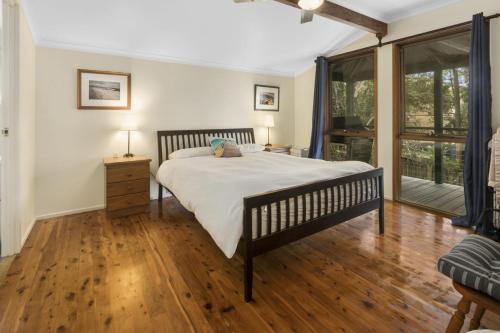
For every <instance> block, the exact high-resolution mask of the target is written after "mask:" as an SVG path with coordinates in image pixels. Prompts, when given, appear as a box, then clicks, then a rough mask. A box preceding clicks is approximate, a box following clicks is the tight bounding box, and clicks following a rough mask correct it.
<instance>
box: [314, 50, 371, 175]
mask: <svg viewBox="0 0 500 333" xmlns="http://www.w3.org/2000/svg"><path fill="white" fill-rule="evenodd" d="M375 64H376V61H375V53H374V51H373V50H370V51H368V52H364V53H361V54H359V53H357V54H354V55H347V56H341V57H334V58H333V59H331V60H330V64H329V81H328V82H329V84H328V85H329V86H328V88H329V99H328V114H327V115H326V118H327V119H326V124H328V130H327V135H326V139H325V149H324V153H325V159H326V160H331V161H345V160H357V161H363V162H366V163H370V164H372V165H376V163H377V161H376V156H377V154H376V141H375V140H376V128H377V126H376V122H377V112H376V105H377V103H376V72H375V67H376V66H375Z"/></svg>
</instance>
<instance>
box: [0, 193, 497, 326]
mask: <svg viewBox="0 0 500 333" xmlns="http://www.w3.org/2000/svg"><path fill="white" fill-rule="evenodd" d="M155 207H156V203H155V202H153V203H152V208H153V209H154V208H155ZM163 210H164V215H163V217H159V215H158V213H157V212H156V210H153V212H152V213H151V214H149V215H146V214H143V215H138V216H135V217H130V218H123V219H116V220H109V219H107V218H106V217H105V215H104V212H102V211H99V212H92V213H85V214H79V215H73V216H67V217H63V218H55V219H50V220H46V221H40V222H37V223H36V225H35V227H34V229H33V231H32V232H31V234H30V236H29V238H28V240H27V242H26V244H25V246H24V248H23V250H22V252H21V254H20V255H19V256H17V258H16V259H15V260H14V261H13V263H12V266H11V267H10V270H9V272H8V276H7V278H6V280H5V281H3V282H2V284H1V286H0V316H1V317H0V332H16V331H19V332H43V331H51V332H189V331H193V332H194V331H196V332H271V331H275V332H289V331H290V332H291V331H295V332H314V331H316V332H443V331H444V328H445V326H446V325H447V323H448V320H449V318H450V314H451V312H452V309H453V307H454V306H455V304H456V303H457V301H458V294H457V293H456V292H455V291H454V290H453V289H452V287H451V283H450V281H449V280H448V279H447V278H445V277H443V276H441V275H440V274H439V273H438V272H437V271H436V267H435V266H436V259H437V258H438V257H439V256H440V255H442V254H444V253H445V252H447V251H448V250H449V249H450V247H451V246H452V245H453V244H455V243H457V242H458V241H460V240H461V239H462V238H463V237H464V236H465V235H466V234H467V231H466V230H464V229H459V228H455V227H452V226H451V225H450V223H449V221H448V220H447V219H443V218H441V217H437V216H435V215H432V214H429V213H424V212H421V211H419V210H417V209H415V208H411V207H407V206H403V205H399V204H394V203H391V202H387V203H386V233H385V235H384V236H379V235H378V232H377V231H378V226H377V223H376V220H377V218H376V214H375V213H370V214H367V215H365V216H363V217H360V218H357V219H356V220H352V221H350V222H347V223H344V224H342V225H339V226H336V227H333V228H331V229H329V230H326V231H323V232H321V233H319V234H316V235H314V236H311V237H309V238H306V239H303V240H300V241H298V242H296V243H293V244H291V245H288V246H285V247H283V248H280V249H278V250H275V251H273V252H270V253H268V254H265V255H263V256H261V257H258V258H257V259H256V260H255V271H256V272H255V286H254V288H255V289H254V298H255V301H254V302H252V303H245V302H244V301H243V296H242V257H241V255H239V254H237V255H236V256H235V257H234V258H233V259H231V260H228V259H226V258H225V257H224V256H223V254H222V253H221V251H220V250H218V248H217V247H216V246H215V245H214V243H213V242H212V240H211V238H210V237H209V235H208V234H207V233H206V232H205V231H204V230H203V229H202V228H201V226H200V225H199V224H198V223H197V222H196V221H195V220H194V218H193V216H192V215H191V214H189V213H187V212H186V211H185V210H184V209H183V208H182V207H181V206H180V205H179V204H178V203H177V201H176V200H175V199H167V200H165V202H164V208H163ZM466 324H468V321H467V322H466ZM483 324H484V325H486V326H489V327H490V328H499V327H500V321H499V320H498V318H496V317H494V316H490V315H489V314H486V316H485V319H484V320H483ZM464 332H465V330H464Z"/></svg>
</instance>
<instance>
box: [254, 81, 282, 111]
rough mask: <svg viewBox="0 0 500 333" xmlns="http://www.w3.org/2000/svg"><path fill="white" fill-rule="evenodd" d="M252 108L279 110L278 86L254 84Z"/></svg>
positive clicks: (257, 109)
mask: <svg viewBox="0 0 500 333" xmlns="http://www.w3.org/2000/svg"><path fill="white" fill-rule="evenodd" d="M254 109H255V110H256V111H279V110H280V88H279V87H273V86H263V85H260V84H256V85H255V92H254Z"/></svg>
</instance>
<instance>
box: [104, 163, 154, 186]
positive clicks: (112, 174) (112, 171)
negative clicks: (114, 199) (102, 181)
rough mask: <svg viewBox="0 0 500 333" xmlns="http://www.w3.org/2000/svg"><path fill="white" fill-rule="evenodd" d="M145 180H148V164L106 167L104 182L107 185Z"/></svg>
mask: <svg viewBox="0 0 500 333" xmlns="http://www.w3.org/2000/svg"><path fill="white" fill-rule="evenodd" d="M146 178H147V179H149V163H148V164H146V163H141V164H137V165H117V166H112V167H108V170H107V173H106V180H107V182H108V183H116V182H124V181H128V180H134V179H146Z"/></svg>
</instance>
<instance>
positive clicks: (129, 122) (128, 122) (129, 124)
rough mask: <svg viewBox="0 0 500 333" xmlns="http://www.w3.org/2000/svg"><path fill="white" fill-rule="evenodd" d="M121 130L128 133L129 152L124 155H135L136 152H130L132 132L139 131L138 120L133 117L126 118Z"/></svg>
mask: <svg viewBox="0 0 500 333" xmlns="http://www.w3.org/2000/svg"><path fill="white" fill-rule="evenodd" d="M120 130H121V131H127V135H128V145H127V153H126V154H123V157H134V154H132V153H131V152H130V132H132V131H137V122H136V121H135V119H133V118H126V119H125V120H124V121H123V123H122V126H121V127H120Z"/></svg>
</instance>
